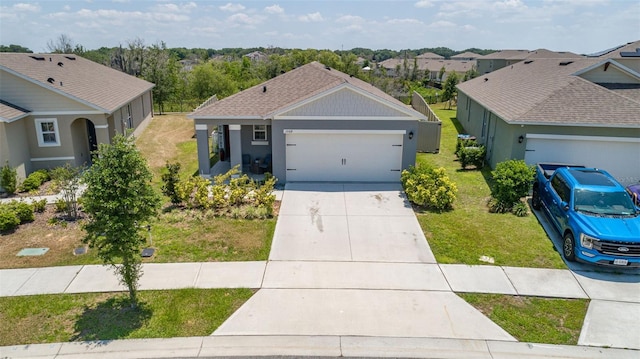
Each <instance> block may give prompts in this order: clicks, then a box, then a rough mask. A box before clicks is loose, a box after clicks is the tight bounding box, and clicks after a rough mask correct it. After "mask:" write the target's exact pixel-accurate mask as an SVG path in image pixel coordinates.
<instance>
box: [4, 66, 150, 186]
mask: <svg viewBox="0 0 640 359" xmlns="http://www.w3.org/2000/svg"><path fill="white" fill-rule="evenodd" d="M153 86H154V85H153V84H152V83H149V82H147V81H144V80H140V79H138V78H135V77H133V76H129V75H127V74H124V73H122V72H119V71H117V70H114V69H111V68H108V67H105V66H103V65H100V64H97V63H95V62H92V61H89V60H86V59H84V58H82V57H79V56H77V55H65V54H27V53H0V163H2V164H3V165H4V163H5V162H6V161H8V162H9V165H10V166H12V167H14V168H16V169H17V171H18V176H19V177H21V178H24V177H25V176H27V175H28V174H29V173H31V172H33V171H35V170H37V169H41V168H53V167H57V166H61V165H63V164H65V163H70V164H72V165H74V166H81V165H85V164H86V165H88V164H90V163H91V155H90V152H91V151H93V150H95V149H96V148H97V146H98V143H111V139H112V138H113V136H114V135H115V134H116V133H125V132H127V130H135V129H136V128H138V127H139V126H140V125H141V124H142V123H143V122H144V121H145V120H147V119H149V118H151V116H152V96H151V89H152V87H153Z"/></svg>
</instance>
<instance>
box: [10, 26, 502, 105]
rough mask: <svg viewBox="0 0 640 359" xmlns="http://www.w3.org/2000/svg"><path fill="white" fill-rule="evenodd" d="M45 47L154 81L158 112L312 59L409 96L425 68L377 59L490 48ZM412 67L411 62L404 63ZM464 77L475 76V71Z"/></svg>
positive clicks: (139, 43) (63, 41) (64, 41)
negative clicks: (391, 65) (396, 72)
mask: <svg viewBox="0 0 640 359" xmlns="http://www.w3.org/2000/svg"><path fill="white" fill-rule="evenodd" d="M47 50H48V51H49V52H51V53H73V54H76V55H79V56H82V57H84V58H86V59H89V60H92V61H94V62H97V63H100V64H102V65H105V66H108V67H111V68H114V69H117V70H119V71H122V72H124V73H127V74H129V75H132V76H136V77H139V78H143V79H145V80H147V81H149V82H152V83H154V84H155V87H154V89H153V97H154V105H155V106H156V111H157V112H159V113H163V112H166V111H178V112H184V111H191V110H193V109H194V108H195V107H197V106H198V105H199V104H201V103H202V102H204V101H206V100H207V99H209V98H210V97H211V96H213V95H215V96H216V97H217V98H218V99H221V98H224V97H227V96H230V95H232V94H234V93H236V92H239V91H242V90H244V89H247V88H249V87H251V86H254V85H257V84H259V83H261V82H264V81H266V80H269V79H271V78H273V77H275V76H278V75H279V74H281V73H284V72H287V71H290V70H292V69H294V68H296V67H299V66H302V65H304V64H307V63H309V62H312V61H318V62H320V63H322V64H324V65H326V66H330V67H332V68H335V69H337V70H339V71H342V72H344V73H347V74H349V75H352V76H355V77H358V78H360V79H362V80H364V81H367V82H370V83H371V84H372V85H374V86H376V87H378V88H380V89H381V90H383V91H385V92H387V93H389V94H391V95H393V96H395V97H398V98H400V99H403V98H405V97H406V98H408V97H410V94H411V91H413V90H415V89H416V88H424V87H428V86H427V85H428V84H427V83H426V82H424V74H421V73H420V72H419V71H418V70H417V68H416V67H415V66H414V67H413V68H412V69H411V70H410V71H404V72H403V74H402V75H401V76H395V77H388V76H387V74H386V70H385V69H384V68H381V67H377V66H375V64H376V63H377V62H380V61H384V60H386V59H388V58H392V57H404V58H405V59H407V58H412V57H413V58H414V57H415V56H417V55H419V54H422V53H425V52H433V53H436V54H439V55H441V56H444V57H451V56H453V55H455V54H457V53H461V52H464V51H472V52H475V53H478V54H481V55H482V54H486V53H490V52H493V50H482V49H475V48H474V49H466V50H464V51H461V52H456V51H453V50H451V49H449V48H446V47H437V48H422V49H414V50H409V49H407V50H401V51H394V50H388V49H382V50H371V49H365V48H354V49H351V50H339V51H331V50H316V49H305V50H302V49H283V48H277V47H267V48H263V47H257V48H223V49H204V48H192V49H187V48H184V47H179V48H167V46H166V44H165V43H164V42H162V41H160V42H157V43H153V44H146V43H145V41H144V40H143V39H140V38H135V39H133V40H129V41H127V42H126V43H125V44H124V45H120V46H117V47H112V48H108V47H101V48H99V49H94V50H87V49H85V48H84V46H82V45H80V44H76V43H74V41H73V40H72V39H71V38H70V37H69V36H68V35H65V34H62V35H60V36H59V37H58V38H57V39H55V40H49V41H48V42H47ZM0 52H32V51H31V50H30V49H28V48H26V47H23V46H20V45H14V44H11V45H8V46H5V45H0ZM251 54H259V55H257V56H256V57H253V58H250V57H248V56H247V55H251ZM410 68H411V66H409V67H406V69H410ZM363 69H364V70H363ZM465 77H467V76H465ZM468 77H473V74H469V76H468ZM421 93H422V92H421Z"/></svg>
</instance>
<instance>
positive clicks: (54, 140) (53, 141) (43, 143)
mask: <svg viewBox="0 0 640 359" xmlns="http://www.w3.org/2000/svg"><path fill="white" fill-rule="evenodd" d="M36 134H37V136H38V145H39V146H40V147H52V146H60V133H59V132H58V120H57V119H55V118H38V119H36Z"/></svg>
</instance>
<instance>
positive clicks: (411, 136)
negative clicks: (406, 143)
mask: <svg viewBox="0 0 640 359" xmlns="http://www.w3.org/2000/svg"><path fill="white" fill-rule="evenodd" d="M409 139H410V140H411V139H413V131H411V132H409Z"/></svg>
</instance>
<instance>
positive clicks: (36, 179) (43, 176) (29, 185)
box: [20, 170, 51, 192]
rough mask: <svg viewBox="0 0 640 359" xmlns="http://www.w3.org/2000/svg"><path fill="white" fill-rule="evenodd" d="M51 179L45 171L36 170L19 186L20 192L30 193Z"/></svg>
mask: <svg viewBox="0 0 640 359" xmlns="http://www.w3.org/2000/svg"><path fill="white" fill-rule="evenodd" d="M50 179H51V176H50V175H49V172H48V171H47V170H37V171H35V172H32V173H31V174H30V175H29V176H28V177H27V178H26V179H25V180H24V182H22V184H21V185H20V192H30V191H33V190H36V189H38V188H40V186H42V184H43V183H44V182H46V181H48V180H50Z"/></svg>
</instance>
